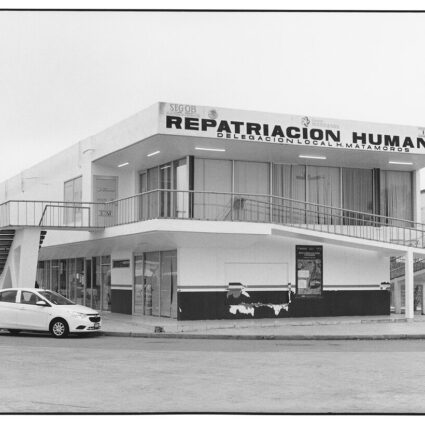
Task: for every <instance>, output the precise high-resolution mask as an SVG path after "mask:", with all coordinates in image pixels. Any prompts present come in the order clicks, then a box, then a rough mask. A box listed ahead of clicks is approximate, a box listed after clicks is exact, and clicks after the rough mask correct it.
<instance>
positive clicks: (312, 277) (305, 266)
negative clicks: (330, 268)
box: [295, 245, 323, 296]
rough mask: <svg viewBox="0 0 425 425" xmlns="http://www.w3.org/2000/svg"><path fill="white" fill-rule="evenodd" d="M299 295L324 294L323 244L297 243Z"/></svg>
mask: <svg viewBox="0 0 425 425" xmlns="http://www.w3.org/2000/svg"><path fill="white" fill-rule="evenodd" d="M295 249H296V257H295V258H296V264H297V265H296V267H297V269H296V282H297V295H309V296H314V295H322V289H323V246H321V245H296V247H295Z"/></svg>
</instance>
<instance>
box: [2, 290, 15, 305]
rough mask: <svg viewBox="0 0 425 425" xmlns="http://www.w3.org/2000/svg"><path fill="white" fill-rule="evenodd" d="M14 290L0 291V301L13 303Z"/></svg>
mask: <svg viewBox="0 0 425 425" xmlns="http://www.w3.org/2000/svg"><path fill="white" fill-rule="evenodd" d="M16 292H17V291H16V290H11V291H3V292H0V302H3V303H14V302H16Z"/></svg>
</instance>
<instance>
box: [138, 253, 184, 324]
mask: <svg viewBox="0 0 425 425" xmlns="http://www.w3.org/2000/svg"><path fill="white" fill-rule="evenodd" d="M134 262H135V273H134V312H135V313H139V314H145V315H147V316H161V317H172V318H176V317H177V251H176V250H173V251H161V252H146V253H145V254H143V255H136V256H135V257H134Z"/></svg>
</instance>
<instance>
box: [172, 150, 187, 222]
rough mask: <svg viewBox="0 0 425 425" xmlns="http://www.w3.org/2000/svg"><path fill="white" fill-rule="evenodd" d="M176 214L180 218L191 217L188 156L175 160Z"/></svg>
mask: <svg viewBox="0 0 425 425" xmlns="http://www.w3.org/2000/svg"><path fill="white" fill-rule="evenodd" d="M173 168H174V189H176V192H175V199H174V208H175V211H173V213H174V216H175V217H178V218H188V217H189V193H188V190H189V165H188V164H187V160H186V158H183V159H180V160H178V161H174V163H173Z"/></svg>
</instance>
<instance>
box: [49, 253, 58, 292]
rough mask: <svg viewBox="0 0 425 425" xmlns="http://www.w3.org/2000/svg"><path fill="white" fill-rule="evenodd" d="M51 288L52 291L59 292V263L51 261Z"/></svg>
mask: <svg viewBox="0 0 425 425" xmlns="http://www.w3.org/2000/svg"><path fill="white" fill-rule="evenodd" d="M51 284H52V285H51V287H52V291H55V292H59V261H58V260H51Z"/></svg>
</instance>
